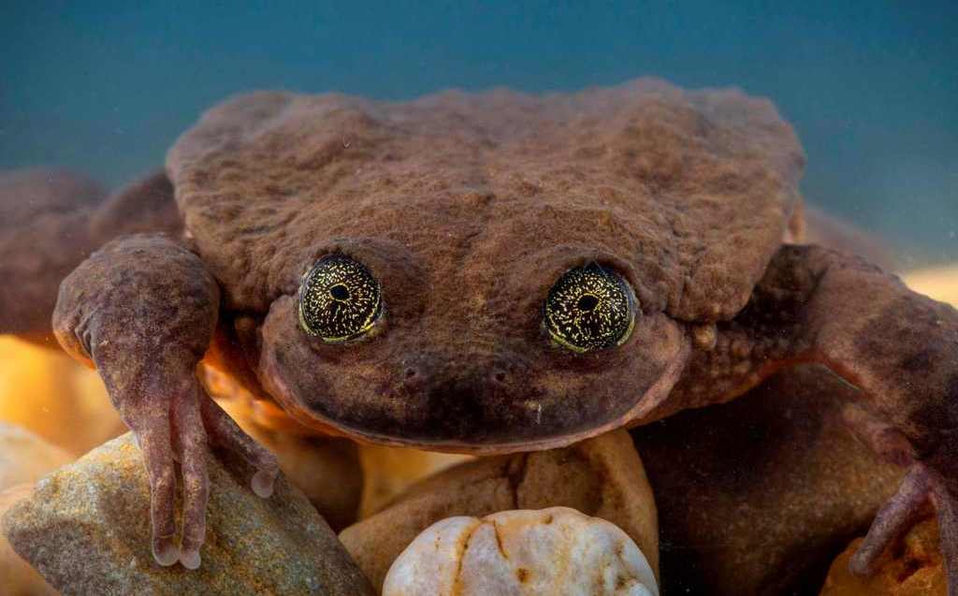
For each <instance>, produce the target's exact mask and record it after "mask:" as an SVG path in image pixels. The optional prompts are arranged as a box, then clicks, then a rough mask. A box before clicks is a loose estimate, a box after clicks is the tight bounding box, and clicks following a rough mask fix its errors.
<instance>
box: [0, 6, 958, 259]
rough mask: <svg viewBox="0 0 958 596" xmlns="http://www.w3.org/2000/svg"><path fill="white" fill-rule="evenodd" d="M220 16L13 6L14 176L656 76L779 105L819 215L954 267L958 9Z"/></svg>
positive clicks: (279, 11) (8, 88)
mask: <svg viewBox="0 0 958 596" xmlns="http://www.w3.org/2000/svg"><path fill="white" fill-rule="evenodd" d="M134 4H136V5H138V6H136V7H134ZM205 4H206V6H205V7H203V8H199V7H197V6H196V5H195V4H194V3H192V2H190V3H184V2H156V1H153V2H140V3H129V2H123V3H116V2H20V3H11V2H9V1H8V2H5V3H3V5H2V7H0V57H2V60H0V167H3V168H7V167H14V166H22V165H33V164H57V165H63V166H68V167H71V168H74V169H77V170H81V171H85V172H88V173H90V174H92V175H93V176H95V177H96V178H98V179H100V180H102V181H104V182H107V183H109V184H113V185H116V184H119V183H122V182H124V181H127V180H129V179H132V178H134V177H135V176H136V175H137V174H138V173H140V172H143V171H144V170H147V169H149V168H150V167H153V166H156V165H159V164H161V163H162V160H163V156H164V153H165V150H166V149H167V148H168V147H169V145H170V144H171V142H172V141H173V139H175V138H176V136H177V135H178V134H179V133H180V132H181V131H182V130H183V129H184V128H186V127H188V126H189V125H190V123H191V122H192V121H193V120H194V119H195V118H196V117H197V116H198V114H199V113H200V112H201V111H202V110H203V109H204V108H206V107H208V106H210V105H211V104H213V103H215V102H217V101H218V100H220V99H221V98H223V97H224V96H226V95H228V94H230V93H233V92H237V91H243V90H248V89H252V88H285V89H294V90H302V91H313V92H319V91H326V90H339V91H344V92H347V93H357V94H364V95H369V96H372V97H377V98H386V99H403V98H409V97H414V96H416V95H419V94H422V93H427V92H430V91H434V90H438V89H443V88H447V87H460V88H464V89H482V88H487V87H490V86H499V85H505V86H509V87H514V88H517V89H521V90H527V91H541V90H562V89H576V88H580V87H584V86H591V85H605V84H612V83H617V82H621V81H623V80H625V79H629V78H632V77H636V76H640V75H657V76H661V77H664V78H666V79H669V80H671V81H673V82H675V83H677V84H680V85H682V86H689V87H699V86H724V85H737V86H740V87H743V88H744V89H745V90H747V91H748V92H750V93H753V94H757V95H765V96H769V97H771V98H772V99H773V100H774V101H775V102H776V103H777V104H778V106H779V107H780V109H781V110H782V112H783V113H784V115H785V116H786V117H787V118H788V119H789V120H790V121H791V122H792V123H793V124H794V125H795V126H796V128H797V129H798V132H799V135H800V136H801V138H802V140H803V142H804V145H805V148H806V151H807V153H808V156H809V165H808V170H807V174H806V178H805V181H804V185H803V190H804V191H805V194H806V196H807V197H808V198H809V199H810V200H812V201H814V202H817V203H819V204H822V205H824V206H826V207H827V208H828V209H829V210H831V211H833V212H836V213H839V214H842V215H844V216H846V217H847V218H849V219H851V220H852V221H854V222H857V223H859V224H860V225H863V226H865V227H867V228H868V229H871V230H874V231H876V232H878V233H880V234H883V235H885V236H887V237H888V238H890V239H891V240H892V241H894V242H896V243H897V244H898V245H899V246H900V247H901V250H902V251H903V255H904V258H905V259H906V260H908V259H914V260H926V259H934V260H942V259H951V260H955V259H958V237H956V232H958V35H956V34H958V3H955V2H802V3H796V6H792V7H789V8H788V10H787V11H784V12H783V11H781V9H779V10H774V9H773V7H776V6H785V3H767V2H740V3H734V4H732V3H724V2H683V3H672V2H632V3H626V2H603V3H586V2H578V3H574V4H572V3H570V4H568V5H563V4H561V3H556V2H526V3H518V2H485V3H481V4H480V3H464V2H460V3H439V2H432V3H393V4H392V7H391V8H388V9H385V8H379V7H373V4H374V3H368V2H351V3H340V2H335V3H333V2H303V3H281V2H272V3H250V4H247V5H243V6H242V7H239V6H240V5H239V4H235V5H234V4H218V5H214V4H213V3H205Z"/></svg>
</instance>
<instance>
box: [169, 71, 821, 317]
mask: <svg viewBox="0 0 958 596" xmlns="http://www.w3.org/2000/svg"><path fill="white" fill-rule="evenodd" d="M803 161H804V160H803V156H802V151H801V148H800V146H799V143H798V141H797V139H796V137H795V135H794V133H793V132H792V130H791V128H790V127H789V126H788V124H786V123H785V122H783V121H782V120H781V119H780V118H779V116H778V114H777V112H776V111H775V109H774V107H773V106H772V105H771V103H769V102H768V101H766V100H762V99H755V98H750V97H747V96H745V95H744V94H742V93H741V92H739V91H737V90H717V91H710V90H706V91H697V92H684V91H682V90H680V89H677V88H675V87H673V86H671V85H668V84H667V83H664V82H661V81H658V80H638V81H635V82H632V83H629V84H626V85H622V86H618V87H613V88H607V89H594V90H588V91H584V92H581V93H575V94H549V95H543V96H532V95H525V94H519V93H514V92H510V91H505V90H497V91H491V92H487V93H482V94H465V93H460V92H446V93H441V94H437V95H432V96H427V97H424V98H421V99H419V100H416V101H413V102H408V103H383V102H372V101H367V100H363V99H359V98H352V97H346V96H341V95H335V94H327V95H317V96H307V95H295V94H287V93H253V94H249V95H245V96H241V97H239V98H236V99H233V100H230V101H228V102H226V103H224V104H222V105H220V106H217V107H216V108H214V109H212V110H211V111H210V112H208V113H207V114H206V115H205V116H204V117H203V119H202V120H201V121H200V123H199V124H198V125H197V126H196V127H194V128H193V129H192V130H190V131H188V132H187V133H186V134H184V135H183V137H181V139H180V140H179V141H178V142H177V144H176V145H175V146H174V147H173V149H172V150H171V152H170V155H169V159H168V170H169V173H170V176H171V178H172V180H173V182H174V184H175V186H176V193H177V201H178V203H179V205H180V208H181V210H182V211H183V213H184V216H185V219H186V225H187V228H188V229H189V231H190V233H191V234H192V235H193V237H194V239H195V241H196V245H197V247H198V249H199V250H200V252H201V254H202V255H203V258H204V260H205V261H206V262H207V263H208V264H209V266H210V268H211V271H212V272H213V274H214V275H215V276H216V277H217V278H218V279H219V280H220V282H221V284H222V285H223V287H224V294H225V296H226V299H227V303H228V305H229V306H231V307H234V308H244V309H254V310H265V309H266V308H267V307H268V305H269V303H270V301H271V300H272V299H274V298H275V297H276V296H277V295H279V294H281V293H284V292H290V291H294V290H295V282H296V281H298V278H299V275H300V274H301V273H302V272H303V267H304V266H305V261H304V260H305V259H307V258H308V257H309V255H310V254H311V251H312V250H314V248H315V246H316V244H317V243H322V242H326V241H328V240H329V239H330V238H337V237H357V236H361V237H379V238H387V239H389V240H391V241H395V242H398V243H401V244H402V245H404V246H405V247H407V248H408V249H409V250H411V251H413V252H419V253H421V254H422V255H423V257H424V260H426V261H427V262H433V263H444V265H443V266H445V267H447V268H449V267H457V268H459V269H462V268H467V267H468V265H469V263H470V262H472V261H478V260H483V259H485V260H491V261H494V260H497V259H503V258H508V260H509V262H534V260H535V259H534V256H535V255H536V254H537V253H540V252H542V251H547V250H548V249H550V248H552V247H556V246H559V245H562V246H569V247H588V248H590V249H592V250H595V251H599V252H601V253H603V254H612V255H617V256H620V257H622V259H623V260H625V261H626V262H628V263H629V264H630V266H631V267H633V268H634V270H635V275H636V277H637V278H638V279H639V281H640V284H641V285H642V286H643V287H644V288H643V289H644V290H645V292H644V294H645V295H646V296H652V297H654V298H653V299H654V300H656V301H658V302H659V304H657V305H649V304H646V305H645V306H646V307H661V308H663V309H665V310H667V311H668V312H669V313H670V314H671V315H673V316H675V317H676V318H681V319H687V320H714V319H719V318H727V317H730V316H732V315H733V314H734V313H736V312H737V311H738V310H739V309H740V308H741V307H742V306H743V305H744V303H745V301H746V300H747V298H748V296H749V294H750V293H751V290H752V287H753V286H754V284H755V282H756V281H757V280H758V278H759V277H760V276H761V274H762V272H763V271H764V268H765V266H766V264H767V263H768V260H769V258H770V257H771V255H772V254H773V252H774V251H775V249H776V248H777V246H778V245H779V243H780V241H781V238H782V235H783V231H784V229H785V226H786V223H787V220H788V218H789V215H790V213H791V211H792V209H793V208H794V206H795V205H796V202H797V201H798V191H797V185H798V179H799V177H800V174H801V170H802V166H803ZM438 266H439V265H437V267H438Z"/></svg>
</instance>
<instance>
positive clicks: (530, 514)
mask: <svg viewBox="0 0 958 596" xmlns="http://www.w3.org/2000/svg"><path fill="white" fill-rule="evenodd" d="M658 593H659V591H658V586H657V584H656V581H655V575H654V574H653V573H652V568H651V567H649V564H648V562H647V561H646V559H645V557H644V556H643V555H642V552H641V551H640V550H639V548H638V547H637V546H636V545H635V542H633V541H632V539H631V538H629V536H628V535H627V534H626V533H625V532H623V531H622V530H620V529H619V528H617V527H616V526H615V525H614V524H611V523H609V522H607V521H605V520H602V519H599V518H596V517H589V516H587V515H583V514H581V513H579V512H578V511H576V510H574V509H569V508H566V507H552V508H549V509H543V510H540V511H532V510H520V511H502V512H499V513H494V514H492V515H488V516H486V517H484V518H482V519H478V518H475V517H452V518H448V519H444V520H442V521H439V522H436V523H435V524H433V525H432V526H430V527H429V528H427V529H426V530H425V531H424V532H423V533H422V534H420V535H419V536H417V537H416V539H415V540H413V541H412V543H411V544H410V545H409V546H408V547H407V548H406V550H404V551H403V552H402V554H400V555H399V558H398V559H396V561H395V562H394V563H393V565H392V567H391V568H390V569H389V573H388V574H387V575H386V579H385V582H384V585H383V596H418V595H420V594H430V595H435V596H453V595H456V596H483V595H486V594H497V595H503V596H505V595H516V596H521V595H527V596H532V595H536V594H567V595H569V596H578V595H581V596H603V595H612V594H615V595H621V596H625V595H630V596H652V595H656V596H657V595H658Z"/></svg>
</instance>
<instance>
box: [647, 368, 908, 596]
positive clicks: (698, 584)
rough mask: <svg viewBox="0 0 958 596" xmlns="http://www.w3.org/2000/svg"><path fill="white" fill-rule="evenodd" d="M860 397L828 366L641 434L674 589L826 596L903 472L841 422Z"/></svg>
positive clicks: (666, 577)
mask: <svg viewBox="0 0 958 596" xmlns="http://www.w3.org/2000/svg"><path fill="white" fill-rule="evenodd" d="M854 399H855V391H854V390H853V389H851V388H850V387H848V386H846V385H845V384H843V383H842V382H840V381H838V380H836V379H835V378H834V377H831V376H830V375H828V374H827V373H826V372H825V371H824V370H822V369H820V368H815V367H807V368H798V369H793V370H789V371H786V372H783V373H781V374H779V375H776V376H775V377H773V378H772V379H770V380H769V381H767V382H766V383H765V384H763V385H762V386H761V387H758V388H756V389H755V390H753V391H752V392H751V393H749V394H748V395H745V396H743V397H741V398H739V399H737V400H735V401H732V402H730V403H727V404H724V405H719V406H712V407H708V408H703V409H700V410H691V411H686V412H682V413H680V414H677V415H675V416H672V417H669V418H667V419H665V420H662V421H660V422H657V423H654V424H652V425H649V426H646V427H641V428H637V429H634V430H633V431H632V434H633V437H634V439H635V443H636V447H637V448H638V450H639V452H640V453H641V454H642V459H643V460H644V461H645V466H646V471H647V472H648V476H649V480H650V481H651V483H652V486H653V488H654V489H655V494H656V497H657V499H656V503H657V506H658V511H659V527H660V528H661V535H660V540H661V545H662V549H661V556H662V569H661V576H660V577H661V578H662V582H661V583H662V589H663V590H664V591H665V593H679V594H683V593H690V594H701V593H708V594H718V595H721V594H810V593H816V592H817V591H818V590H819V589H821V586H822V582H823V581H824V579H825V575H826V573H827V570H828V566H829V565H830V564H831V562H832V560H833V559H834V558H835V556H836V555H837V554H838V553H839V552H841V550H842V549H843V548H845V546H846V545H847V544H848V542H849V541H850V540H851V539H852V538H854V537H855V536H859V535H862V534H864V532H865V531H866V530H867V528H868V526H869V525H870V523H871V521H872V519H873V518H874V515H875V512H876V511H877V510H878V508H879V507H880V506H881V505H882V504H883V503H884V502H885V500H886V499H887V498H888V497H889V496H891V494H893V493H894V491H895V490H896V488H897V485H898V482H899V480H900V478H901V475H902V470H901V469H899V468H897V467H896V466H893V465H891V464H886V463H883V462H881V461H879V460H878V459H877V458H876V457H875V456H874V455H873V454H872V453H871V451H870V450H869V449H868V448H867V447H865V446H864V445H863V444H861V443H859V442H858V441H857V440H856V439H855V438H854V437H853V435H852V433H851V432H849V430H847V429H846V428H845V426H844V424H843V423H842V422H841V421H840V420H839V412H840V410H841V407H842V404H843V403H844V402H846V401H849V400H852V401H853V400H854Z"/></svg>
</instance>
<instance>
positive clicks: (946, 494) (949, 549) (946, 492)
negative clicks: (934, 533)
mask: <svg viewBox="0 0 958 596" xmlns="http://www.w3.org/2000/svg"><path fill="white" fill-rule="evenodd" d="M953 484H954V483H952V486H949V484H948V483H947V482H945V481H941V482H936V483H935V486H934V489H933V491H932V494H931V500H932V502H933V503H934V504H935V508H936V509H937V510H938V531H939V534H940V541H941V556H942V560H943V561H944V564H945V571H946V572H947V573H948V596H958V490H956V487H955V486H953Z"/></svg>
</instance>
